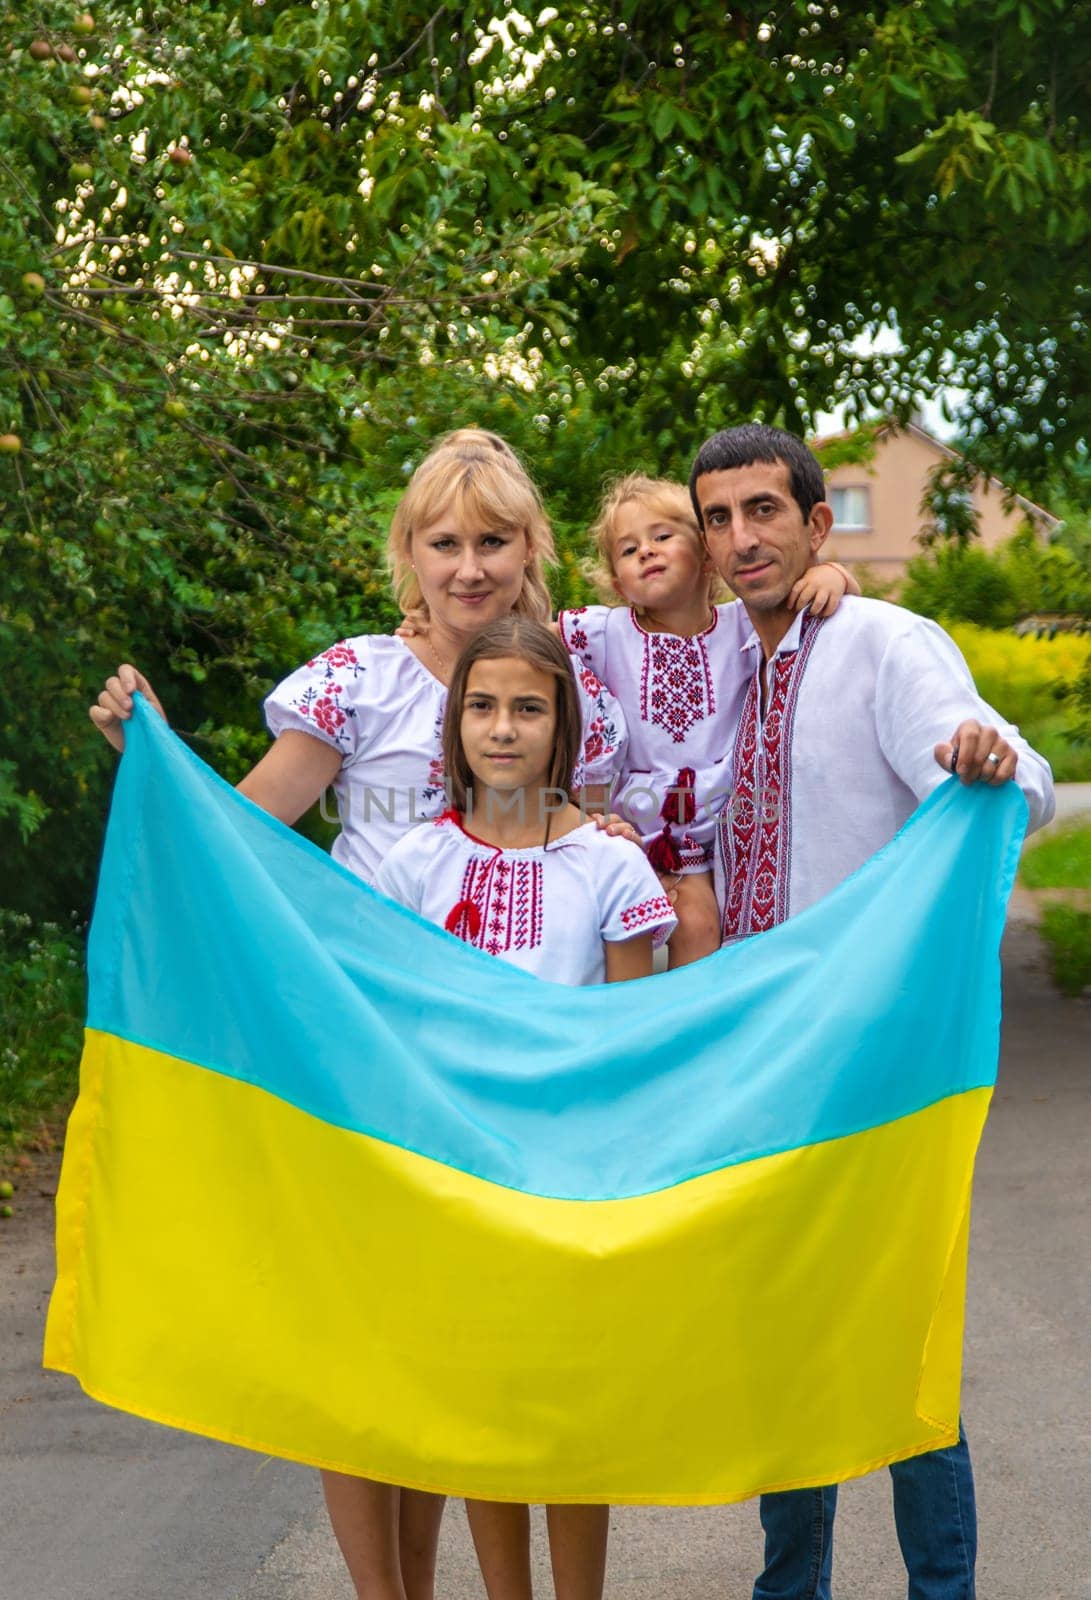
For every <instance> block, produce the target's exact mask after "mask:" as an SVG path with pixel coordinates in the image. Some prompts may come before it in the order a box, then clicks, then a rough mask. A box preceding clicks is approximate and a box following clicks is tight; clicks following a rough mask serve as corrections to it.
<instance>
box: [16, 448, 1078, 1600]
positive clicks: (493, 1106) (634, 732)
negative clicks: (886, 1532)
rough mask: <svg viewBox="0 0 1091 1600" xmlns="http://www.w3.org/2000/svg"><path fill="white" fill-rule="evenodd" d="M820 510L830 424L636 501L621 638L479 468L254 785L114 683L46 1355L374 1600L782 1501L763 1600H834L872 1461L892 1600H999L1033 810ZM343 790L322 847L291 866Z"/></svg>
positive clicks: (574, 1572)
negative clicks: (275, 1506)
mask: <svg viewBox="0 0 1091 1600" xmlns="http://www.w3.org/2000/svg"><path fill="white" fill-rule="evenodd" d="M831 522H832V512H831V509H830V506H829V505H828V503H827V502H826V499H825V489H824V482H823V476H822V471H821V468H820V466H819V464H818V462H817V460H816V459H815V457H814V456H813V455H812V453H811V452H810V450H809V449H808V448H807V447H806V445H805V444H804V443H803V442H802V441H801V440H799V439H797V438H796V437H794V436H793V435H791V434H789V433H786V432H784V431H782V430H779V429H775V428H770V427H766V426H761V425H756V424H754V425H746V426H742V427H737V428H731V429H728V430H725V431H722V432H720V433H717V434H715V435H714V436H713V437H712V438H710V439H708V440H707V441H706V442H705V443H704V444H703V445H702V447H701V449H700V450H699V452H698V454H697V457H696V460H695V462H694V466H693V470H692V472H691V475H690V482H689V486H688V492H687V490H686V489H684V488H683V487H682V486H680V485H676V484H671V483H666V482H662V481H659V480H653V479H649V478H644V477H640V476H635V475H634V476H631V477H628V478H625V479H622V480H621V481H620V482H618V483H617V484H614V485H612V486H611V487H610V489H609V490H608V492H607V495H606V498H605V500H604V502H603V506H602V508H601V512H600V516H599V519H598V522H597V525H596V529H595V538H596V544H597V549H598V556H599V562H600V569H601V578H602V581H603V585H604V588H605V589H606V590H608V591H612V593H613V595H614V596H615V597H616V599H617V601H618V602H619V603H618V604H616V605H610V606H591V607H582V608H577V609H574V610H569V611H564V612H561V614H560V615H559V616H558V617H557V618H556V620H555V621H553V620H552V611H551V604H550V598H549V592H548V588H547V586H546V578H545V569H546V567H547V566H548V565H549V563H550V561H551V560H552V559H553V556H554V552H553V546H552V539H551V534H550V529H549V524H548V520H547V518H546V515H545V512H544V510H543V507H542V504H541V501H540V498H539V496H538V493H537V491H536V489H535V487H534V485H533V482H532V481H531V479H530V477H529V475H528V474H527V472H526V470H525V469H524V467H523V466H522V464H521V463H520V461H519V460H518V458H517V457H516V456H515V455H514V453H513V452H512V451H511V450H510V449H509V448H508V446H507V445H506V444H505V443H504V442H503V441H502V440H500V439H498V438H497V437H496V436H495V435H492V434H488V433H485V432H483V431H481V430H476V429H464V430H459V431H458V432H457V433H455V434H451V435H448V436H447V437H446V438H445V439H443V440H441V441H440V442H439V443H438V444H437V445H436V446H435V447H434V448H433V450H432V451H431V452H430V453H429V454H428V455H427V456H426V457H425V458H424V460H423V461H422V462H421V464H420V466H419V467H418V468H417V470H416V472H415V473H414V475H413V477H412V478H411V480H410V482H409V484H408V485H407V488H406V491H405V493H404V496H403V497H402V500H401V502H400V504H399V506H398V508H397V510H396V512H395V514H394V518H393V521H392V525H391V530H390V540H389V557H390V566H391V571H392V575H393V583H394V589H395V594H396V597H397V599H398V602H399V604H400V606H401V608H402V611H403V613H404V616H405V618H406V621H405V624H404V626H403V628H402V629H401V630H399V633H398V634H397V635H395V636H392V637H384V636H364V637H359V638H353V639H348V640H344V641H342V642H340V643H337V644H334V645H332V646H331V647H330V648H329V649H327V650H326V651H324V652H323V653H322V654H321V655H319V656H317V657H316V658H315V659H314V660H312V661H310V662H308V663H306V664H305V665H304V666H302V667H300V668H299V669H298V670H297V671H295V672H293V673H292V674H291V675H290V676H289V677H287V678H286V679H285V680H284V681H283V682H282V683H281V684H280V685H279V686H278V687H277V688H276V689H275V690H274V692H273V693H272V694H271V695H270V696H269V698H268V700H267V702H266V717H267V721H268V724H269V727H270V730H271V732H272V733H273V735H274V743H273V745H272V746H271V748H270V750H269V751H268V753H267V754H266V755H265V756H264V757H263V759H262V760H261V761H260V762H259V763H258V764H257V765H256V766H255V767H254V769H253V770H252V771H251V772H250V773H249V774H248V775H247V776H246V777H245V778H244V779H243V780H242V782H241V783H240V784H239V786H238V791H237V792H232V791H230V790H229V789H228V788H227V786H226V785H223V784H222V783H220V781H219V780H218V779H216V778H214V777H213V776H212V775H211V774H209V773H207V771H206V770H205V769H204V768H202V767H201V764H200V763H199V762H197V761H196V760H195V758H193V757H192V756H191V755H190V754H189V753H188V752H187V751H186V750H185V749H184V747H183V746H181V745H180V744H179V742H178V741H177V740H175V739H174V738H173V737H172V736H171V735H170V734H169V732H168V731H167V729H166V728H165V726H164V725H163V723H162V722H161V721H160V720H159V719H158V718H156V717H155V716H154V715H149V712H148V708H149V707H151V708H152V709H153V710H154V711H160V712H161V711H162V708H161V707H160V706H159V702H158V701H157V699H156V697H155V695H154V692H153V690H152V688H151V686H150V684H149V683H148V682H147V680H146V679H145V678H144V677H143V676H142V675H141V674H140V673H139V672H138V671H137V670H136V669H135V668H133V667H132V666H123V667H121V668H119V670H118V673H117V675H116V676H115V677H112V678H111V679H110V680H109V681H108V682H107V684H106V686H105V688H104V690H103V692H102V694H101V695H100V696H99V700H98V704H97V705H96V706H95V707H93V708H92V710H91V716H92V719H93V721H94V722H95V723H96V725H97V726H98V727H99V729H100V730H101V731H102V732H103V733H104V734H105V736H106V737H107V738H108V739H109V740H110V742H111V743H112V744H114V745H115V747H116V748H118V749H123V748H124V749H125V751H126V754H125V760H124V762H123V764H122V768H121V772H120V774H119V780H118V789H117V793H116V795H115V801H114V807H113V811H112V815H111V823H110V830H109V833H108V838H107V846H106V852H105V856H104V862H103V873H102V883H101V886H100V895H99V902H98V906H97V909H96V916H95V924H94V927H93V930H92V939H91V949H90V968H91V995H90V1002H89V1010H90V1014H89V1019H88V1041H87V1050H86V1053H85V1058H84V1068H83V1076H82V1078H81V1098H80V1102H79V1104H78V1105H77V1108H76V1111H75V1113H74V1114H73V1123H72V1129H71V1131H70V1135H69V1143H68V1147H67V1149H66V1156H65V1169H64V1174H63V1176H62V1186H61V1192H60V1195H59V1199H58V1285H57V1289H56V1291H55V1294H54V1298H53V1303H52V1305H51V1310H50V1321H49V1326H48V1329H47V1341H46V1361H47V1364H49V1365H51V1366H55V1367H59V1368H61V1369H63V1370H66V1371H70V1372H74V1373H75V1374H76V1375H77V1376H78V1377H79V1378H80V1380H81V1382H82V1383H83V1384H84V1387H85V1388H86V1389H87V1391H88V1392H89V1393H91V1394H94V1395H96V1396H97V1397H98V1398H101V1399H104V1400H106V1401H108V1402H110V1403H113V1404H117V1405H121V1406H123V1407H126V1408H128V1409H131V1410H134V1411H137V1412H140V1413H141V1414H143V1415H146V1416H150V1417H153V1418H155V1419H157V1420H160V1421H163V1422H168V1423H173V1424H174V1425H177V1426H181V1427H187V1428H191V1429H193V1430H195V1431H197V1432H202V1433H207V1434H211V1435H213V1436H215V1437H219V1438H223V1439H228V1440H231V1441H233V1442H236V1443H240V1444H246V1445H250V1446H251V1447H253V1448H259V1449H265V1450H269V1451H271V1452H272V1453H276V1454H282V1455H285V1456H289V1457H292V1458H294V1459H298V1460H303V1461H309V1462H311V1463H313V1464H314V1465H316V1466H319V1467H320V1468H322V1472H323V1485H324V1490H325V1496H326V1503H327V1506H328V1509H329V1514H330V1519H331V1522H332V1524H333V1528H334V1532H335V1534H336V1537H337V1539H338V1542H339V1544H340V1547H341V1550H342V1553H343V1555H344V1558H345V1561H346V1564H347V1566H348V1569H349V1572H350V1574H351V1577H352V1581H353V1583H354V1585H355V1589H356V1593H357V1594H358V1595H359V1596H361V1597H368V1600H431V1597H432V1595H433V1591H434V1576H435V1563H436V1549H437V1542H438V1535H439V1530H440V1520H441V1517H442V1511H443V1503H444V1501H443V1495H444V1494H445V1493H447V1492H451V1493H457V1494H463V1495H465V1496H466V1499H467V1510H468V1515H469V1521H470V1527H471V1531H472V1533H473V1537H474V1542H475V1547H476V1550H477V1553H478V1558H479V1561H480V1564H481V1570H482V1574H483V1578H484V1581H485V1586H486V1589H487V1592H488V1595H489V1600H529V1597H530V1594H531V1579H530V1561H529V1523H528V1511H527V1502H528V1501H530V1500H539V1501H544V1502H545V1503H546V1504H547V1506H548V1512H547V1518H548V1528H549V1540H550V1553H551V1559H552V1565H553V1575H554V1585H555V1590H556V1594H557V1596H558V1600H597V1597H600V1596H601V1595H602V1592H603V1584H604V1576H605V1566H606V1544H607V1519H608V1505H609V1504H610V1503H611V1502H613V1503H619V1502H626V1501H627V1502H631V1503H642V1502H643V1503H664V1504H672V1503H673V1504H686V1503H717V1502H725V1501H728V1500H732V1499H739V1498H743V1497H745V1496H747V1495H756V1494H760V1495H761V1520H762V1525H763V1527H764V1530H765V1538H766V1565H765V1570H764V1571H763V1573H762V1574H761V1575H760V1577H759V1578H758V1579H757V1581H756V1583H755V1587H754V1600H829V1597H830V1595H831V1582H832V1577H831V1574H832V1538H833V1520H834V1511H835V1506H836V1488H835V1487H834V1486H833V1485H835V1484H836V1482H838V1481H840V1480H842V1479H844V1478H846V1477H849V1476H853V1475H856V1474H859V1473H861V1472H864V1471H868V1470H872V1469H873V1468H875V1467H878V1466H882V1465H889V1466H890V1470H891V1474H892V1479H893V1494H894V1516H895V1523H896V1527H897V1533H898V1538H899V1542H900V1545H901V1549H902V1554H903V1557H904V1560H905V1565H906V1569H907V1572H908V1593H909V1597H910V1600H971V1597H972V1596H973V1595H974V1563H975V1553H976V1523H975V1509H974V1491H973V1479H972V1473H971V1467H970V1457H969V1451H968V1447H967V1444H966V1439H965V1435H964V1434H963V1433H962V1430H961V1425H960V1421H959V1416H958V1383H959V1372H960V1351H961V1332H962V1302H963V1278H964V1265H965V1250H966V1244H967V1234H968V1220H969V1189H970V1180H971V1176H972V1167H973V1157H974V1152H975V1149H976V1143H977V1138H978V1135H979V1132H980V1127H981V1124H982V1122H983V1119H984V1115H985V1111H986V1108H987V1102H988V1095H989V1089H990V1086H991V1083H992V1081H993V1079H994V1077H995V1067H996V1050H997V1027H998V1020H999V990H998V971H997V944H998V940H999V935H1000V931H1001V929H1002V925H1003V915H1004V904H1005V901H1006V896H1007V892H1008V890H1009V888H1010V885H1011V881H1012V876H1013V873H1014V868H1015V862H1016V859H1017V854H1018V844H1019V838H1020V835H1021V831H1022V828H1023V825H1024V822H1025V823H1026V826H1028V827H1030V828H1035V827H1038V826H1040V825H1041V824H1043V823H1044V822H1046V821H1048V819H1049V817H1050V815H1051V814H1052V805H1053V800H1052V782H1051V776H1050V772H1049V768H1048V766H1047V764H1046V763H1045V762H1044V761H1043V760H1042V759H1041V758H1040V757H1039V756H1038V755H1037V754H1036V753H1035V752H1034V751H1033V750H1031V749H1030V748H1029V747H1028V746H1027V745H1026V743H1025V742H1024V741H1023V740H1022V739H1021V738H1020V737H1019V734H1018V731H1017V730H1016V729H1015V728H1014V727H1012V726H1010V725H1009V724H1006V723H1004V722H1003V721H1002V720H1001V718H1000V717H999V715H998V713H997V712H996V711H994V710H993V709H992V708H991V707H990V706H988V705H987V704H986V703H985V702H984V701H983V700H982V699H981V698H980V696H979V695H978V694H977V691H976V689H975V687H974V684H973V681H972V679H971V677H970V675H969V672H968V670H967V668H966V665H965V663H964V661H963V659H962V657H961V655H960V654H959V652H958V650H957V648H956V647H955V645H954V644H953V642H952V641H951V640H950V639H949V637H948V636H947V635H946V634H945V633H944V632H943V630H942V629H940V628H939V627H938V626H936V625H935V624H934V623H932V622H930V621H927V620H925V619H923V618H920V617H917V616H915V615H913V614H911V613H909V612H907V611H905V610H903V609H901V608H899V607H897V606H894V605H890V604H886V603H884V602H879V601H873V600H868V599H864V598H862V597H860V595H859V593H858V592H852V593H848V592H847V590H848V589H850V588H851V589H852V590H853V591H855V590H856V586H855V584H854V583H853V582H852V581H851V577H850V575H849V574H847V573H846V572H844V570H843V569H841V568H839V567H837V566H836V564H835V563H832V562H825V563H823V562H821V561H820V553H821V550H822V547H823V544H824V543H825V540H826V538H827V535H828V533H829V531H830V526H831ZM721 580H722V582H723V583H725V584H726V585H727V586H728V588H730V589H731V590H732V591H733V592H734V594H735V595H736V596H737V599H736V600H734V601H732V602H730V603H723V602H720V601H719V600H718V594H719V584H720V582H721ZM952 774H954V775H956V777H957V780H958V781H957V782H955V781H952V777H951V775H952ZM330 786H332V787H333V789H334V790H335V792H336V795H337V798H338V807H339V814H340V818H341V831H340V833H339V836H338V838H337V840H336V842H335V844H334V847H333V851H332V856H333V864H330V863H329V862H328V861H326V860H325V859H323V858H322V857H321V853H320V852H318V851H317V850H315V849H314V847H312V846H310V845H309V844H307V843H306V841H303V840H302V839H300V838H299V837H298V836H296V835H293V834H292V833H291V832H290V827H291V825H292V824H294V823H295V822H296V821H297V820H298V819H299V818H300V817H301V816H302V815H303V813H304V812H305V811H307V810H308V808H309V807H310V806H311V805H312V804H313V803H314V802H315V801H316V800H317V799H318V798H319V797H320V796H321V795H322V794H323V793H324V791H325V790H326V789H327V788H328V787H330ZM993 791H997V792H996V793H993ZM1020 791H1021V796H1022V798H1020V793H1019V792H1020ZM240 796H241V797H242V798H240ZM270 819H274V820H273V821H271V820H270ZM911 819H912V820H911ZM279 824H287V825H288V827H287V828H285V827H281V826H279ZM362 886H367V887H362ZM374 891H378V892H377V893H376V892H374ZM391 902H393V904H391ZM429 925H431V926H429ZM757 934H762V935H769V936H770V937H768V938H762V939H756V940H752V936H753V935H757ZM659 947H665V949H664V950H663V953H662V955H661V956H660V957H659V958H658V959H657V956H656V951H657V948H659ZM725 947H726V948H725ZM493 958H499V960H498V961H495V962H494V960H493ZM657 967H658V968H663V967H666V968H667V969H668V970H667V971H666V972H662V971H660V972H659V973H658V975H657V976H655V977H652V974H653V969H654V968H657ZM542 980H545V981H544V982H543V981H542ZM634 980H647V981H645V982H638V981H634ZM618 983H625V984H626V988H625V989H622V990H618V989H616V988H615V987H614V986H615V985H616V984H618ZM562 986H563V987H562ZM301 1175H302V1177H301ZM307 1178H309V1180H310V1184H311V1187H310V1189H309V1190H308V1196H309V1198H308V1202H307V1204H306V1205H304V1206H303V1208H302V1217H303V1219H304V1220H302V1221H301V1220H300V1216H301V1209H300V1207H299V1206H298V1205H291V1204H288V1203H287V1202H288V1201H289V1200H290V1198H291V1192H292V1186H293V1185H294V1184H298V1183H300V1182H301V1181H303V1180H304V1179H307ZM180 1183H184V1184H187V1185H191V1186H193V1187H195V1188H196V1190H197V1191H198V1192H199V1193H200V1195H201V1196H202V1197H203V1198H199V1199H198V1200H197V1201H196V1202H195V1208H194V1209H193V1210H192V1211H188V1206H187V1215H186V1216H185V1217H179V1216H178V1215H177V1206H176V1204H175V1203H173V1202H172V1199H171V1196H172V1194H173V1193H176V1192H177V1190H176V1189H175V1187H174V1186H175V1185H178V1184H180ZM193 1187H190V1188H187V1194H188V1193H192V1192H193ZM279 1198H283V1199H284V1201H285V1204H284V1221H283V1225H281V1223H280V1221H279V1220H277V1221H275V1222H274V1223H268V1222H265V1221H262V1220H261V1219H263V1218H268V1217H269V1216H273V1217H274V1218H276V1217H277V1214H278V1201H279ZM202 1207H204V1209H205V1215H206V1223H207V1227H208V1229H209V1231H210V1234H211V1236H212V1237H213V1238H214V1239H215V1241H216V1245H215V1249H214V1250H210V1249H209V1248H208V1246H207V1245H206V1244H204V1243H201V1242H200V1235H201V1229H202V1223H201V1208H202ZM213 1257H214V1258H215V1259H213ZM399 1486H400V1487H399Z"/></svg>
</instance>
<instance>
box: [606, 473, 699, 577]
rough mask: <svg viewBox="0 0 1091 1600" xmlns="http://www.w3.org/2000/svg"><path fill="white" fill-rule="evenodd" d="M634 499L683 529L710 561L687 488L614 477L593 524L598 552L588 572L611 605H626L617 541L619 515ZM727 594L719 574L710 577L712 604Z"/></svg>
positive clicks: (634, 476)
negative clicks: (620, 587)
mask: <svg viewBox="0 0 1091 1600" xmlns="http://www.w3.org/2000/svg"><path fill="white" fill-rule="evenodd" d="M634 500H635V501H638V502H639V503H640V504H641V505H642V506H646V507H647V509H648V511H649V513H650V514H651V515H652V516H653V517H660V518H662V520H663V521H664V522H668V523H670V524H671V526H672V527H675V528H680V529H681V530H682V531H683V532H685V533H686V534H688V535H689V537H690V538H691V539H692V540H693V542H694V544H695V545H696V547H697V549H698V551H699V552H700V554H701V557H702V559H705V558H707V554H708V552H707V551H706V549H705V542H704V539H703V538H702V536H701V529H700V527H699V525H698V522H697V518H696V517H695V516H694V514H693V504H692V502H691V500H690V497H689V490H688V489H687V488H685V487H684V486H683V485H682V484H680V483H673V482H672V481H671V480H670V479H669V478H649V477H647V476H646V474H645V473H643V472H629V473H626V474H625V476H624V477H620V478H612V479H611V480H610V481H609V482H608V483H607V484H606V487H605V490H604V492H603V497H602V501H601V503H600V505H599V509H598V515H597V516H596V518H595V521H594V522H593V523H592V525H591V538H592V541H593V543H594V548H595V553H594V556H593V558H592V561H591V563H590V564H589V566H588V569H587V576H588V577H589V578H590V580H591V582H592V583H593V584H594V585H595V588H596V590H597V591H598V593H599V595H600V596H601V598H602V599H603V600H604V601H605V602H606V604H607V605H615V606H616V605H625V604H626V601H625V600H624V599H623V598H622V597H621V596H620V595H619V594H618V592H617V590H616V589H615V588H614V583H615V580H616V576H617V574H616V571H615V568H614V541H615V539H616V538H617V518H618V512H619V511H620V510H621V508H622V506H625V505H628V504H630V502H632V501H634ZM723 593H724V590H723V586H722V584H721V582H720V580H719V578H718V577H717V576H716V574H715V573H712V574H710V576H709V580H708V598H709V602H710V603H713V602H715V601H716V600H718V599H720V598H721V597H722V595H723Z"/></svg>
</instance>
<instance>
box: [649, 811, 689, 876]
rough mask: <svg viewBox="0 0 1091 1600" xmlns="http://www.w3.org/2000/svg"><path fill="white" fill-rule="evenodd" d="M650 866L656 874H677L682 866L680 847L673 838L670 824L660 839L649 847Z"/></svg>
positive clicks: (654, 840) (655, 840) (653, 841)
mask: <svg viewBox="0 0 1091 1600" xmlns="http://www.w3.org/2000/svg"><path fill="white" fill-rule="evenodd" d="M648 865H649V866H650V867H651V868H652V869H653V871H655V872H677V871H678V869H679V868H680V867H681V865H682V857H681V855H680V854H679V852H678V846H677V845H676V844H675V842H674V840H673V838H672V837H671V827H670V823H669V822H668V823H667V826H666V827H665V828H664V829H663V832H662V833H661V834H660V835H659V837H658V838H657V839H653V840H652V842H651V844H650V845H649V846H648Z"/></svg>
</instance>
